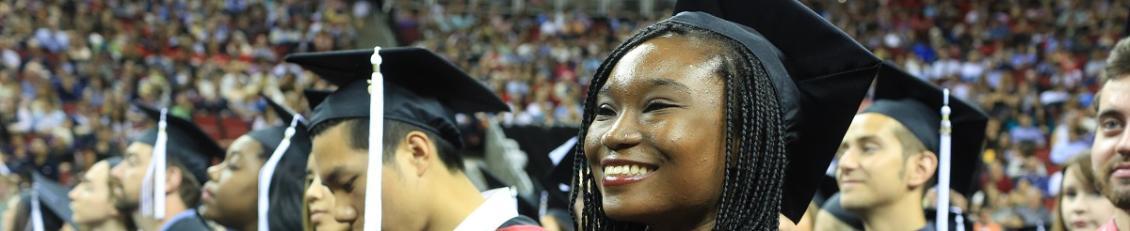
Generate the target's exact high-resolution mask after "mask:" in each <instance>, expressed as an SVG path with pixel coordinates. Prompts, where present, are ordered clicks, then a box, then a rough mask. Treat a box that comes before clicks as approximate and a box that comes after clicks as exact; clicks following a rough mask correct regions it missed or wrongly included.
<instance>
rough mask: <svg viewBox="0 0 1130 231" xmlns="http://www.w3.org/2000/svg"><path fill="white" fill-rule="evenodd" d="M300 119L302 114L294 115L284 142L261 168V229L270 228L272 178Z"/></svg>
mask: <svg viewBox="0 0 1130 231" xmlns="http://www.w3.org/2000/svg"><path fill="white" fill-rule="evenodd" d="M299 121H302V116H301V115H294V119H291V120H290V126H288V127H287V128H286V133H284V135H283V139H282V142H279V146H278V147H276V148H275V150H274V151H273V152H271V157H269V158H268V159H267V163H265V164H263V168H261V169H259V199H258V209H259V210H258V215H259V216H258V220H259V223H258V226H259V231H267V230H270V223H269V222H268V220H267V212H268V211H270V204H271V179H272V178H274V175H275V174H274V173H275V167H277V166H278V165H279V160H282V157H283V155H284V153H286V150H287V149H288V148H290V138H291V137H294V133H295V127H297V126H298V123H299Z"/></svg>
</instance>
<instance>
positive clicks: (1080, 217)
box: [1059, 166, 1117, 230]
mask: <svg viewBox="0 0 1130 231" xmlns="http://www.w3.org/2000/svg"><path fill="white" fill-rule="evenodd" d="M1075 168H1079V167H1078V166H1075V167H1069V168H1068V169H1067V170H1066V171H1065V172H1067V174H1065V175H1064V176H1063V191H1062V192H1063V196H1062V198H1061V199H1060V206H1062V207H1061V208H1060V209H1059V213H1060V214H1059V215H1060V217H1062V218H1063V223H1064V226H1067V228H1068V229H1069V230H1098V228H1099V226H1101V225H1102V224H1103V223H1106V222H1107V221H1110V218H1111V216H1112V215H1113V214H1115V212H1116V211H1117V209H1116V208H1115V207H1114V204H1111V203H1110V200H1107V199H1106V197H1103V195H1102V194H1101V193H1099V191H1098V190H1095V188H1094V187H1091V185H1087V184H1085V183H1084V182H1083V180H1082V179H1083V176H1081V175H1080V174H1086V173H1082V172H1081V171H1078V169H1075Z"/></svg>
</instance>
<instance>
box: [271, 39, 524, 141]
mask: <svg viewBox="0 0 1130 231" xmlns="http://www.w3.org/2000/svg"><path fill="white" fill-rule="evenodd" d="M371 55H373V50H370V49H364V50H347V51H331V52H317V53H299V54H292V55H290V56H287V57H286V61H287V62H292V63H296V64H298V65H301V66H302V67H303V68H306V69H307V70H310V71H312V72H314V73H315V74H318V76H319V77H321V78H322V79H325V80H327V81H329V82H330V83H332V84H334V85H337V86H338V89H337V90H336V91H334V92H333V93H331V94H329V95H325V96H323V93H322V92H317V91H308V92H307V93H306V96H307V100H308V101H309V103H310V106H311V107H312V108H313V109H314V110H313V114H312V115H311V116H310V127H316V126H318V124H321V123H322V122H326V121H328V120H332V119H349V118H367V117H368V116H369V108H367V107H359V106H358V105H369V101H370V100H369V91H368V87H369V84H368V82H367V81H366V80H368V79H369V76H370V73H372V72H373V67H372V65H371V64H370V62H369V57H370V56H371ZM380 55H381V56H382V57H383V58H382V59H383V62H384V63H383V64H382V65H381V73H382V75H383V76H386V81H385V94H384V109H385V113H384V118H385V119H389V120H396V121H400V122H404V123H408V124H412V125H415V126H417V127H419V128H421V129H425V130H427V131H429V132H432V133H434V134H436V135H439V136H440V137H442V138H443V139H445V140H447V141H448V142H451V143H452V144H454V145H456V146H457V147H462V143H463V141H462V138H461V136H460V134H459V131H458V129H457V127H456V124H455V122H454V121H455V120H454V119H453V118H452V116H453V115H454V113H474V112H499V111H508V110H509V107H508V106H507V105H506V104H505V103H503V102H502V100H501V99H499V98H498V96H496V95H495V94H494V93H493V92H492V91H491V90H489V89H487V88H486V86H483V84H482V83H479V82H478V81H476V80H475V79H473V78H471V76H468V75H467V74H466V73H463V71H461V70H459V69H458V68H457V67H455V66H454V65H453V64H451V63H450V62H447V61H446V60H445V59H443V58H441V57H439V56H437V55H436V54H434V53H432V52H430V51H428V50H424V49H421V48H389V49H382V50H381V52H380ZM318 99H321V100H318ZM315 105H317V106H315Z"/></svg>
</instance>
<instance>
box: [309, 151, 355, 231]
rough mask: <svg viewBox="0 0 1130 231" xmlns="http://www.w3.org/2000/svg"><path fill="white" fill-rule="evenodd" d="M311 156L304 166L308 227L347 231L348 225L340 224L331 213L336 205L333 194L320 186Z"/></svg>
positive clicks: (320, 180) (320, 181)
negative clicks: (305, 169)
mask: <svg viewBox="0 0 1130 231" xmlns="http://www.w3.org/2000/svg"><path fill="white" fill-rule="evenodd" d="M315 159H316V158H314V157H313V156H311V157H310V158H309V159H308V160H306V161H307V164H306V168H307V171H306V182H307V183H306V185H308V186H309V187H307V188H306V193H305V194H304V197H305V200H306V214H307V215H309V219H310V223H311V224H310V226H311V227H313V228H314V230H323V231H325V230H329V231H334V230H348V229H349V224H348V223H341V222H338V221H337V220H335V219H334V217H333V214H332V213H331V212H332V211H333V210H334V207H335V206H336V204H335V203H334V197H333V193H332V192H330V189H329V188H327V187H326V185H324V184H322V179H321V178H320V175H318V171H316V170H315V168H314V166H315V165H316V164H317V161H316V160H315Z"/></svg>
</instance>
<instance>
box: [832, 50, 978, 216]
mask: <svg viewBox="0 0 1130 231" xmlns="http://www.w3.org/2000/svg"><path fill="white" fill-rule="evenodd" d="M876 81H877V83H876V85H875V96H874V97H875V99H874V103H872V104H871V106H869V107H868V108H867V109H865V110H864V111H863V112H862V113H860V114H859V115H856V116H855V119H854V120H852V123H851V127H850V128H849V129H848V132H847V135H845V136H844V140H843V143H842V144H841V145H840V149H839V152H838V155H839V156H840V157H839V161H838V164H837V166H836V167H837V171H836V180H837V182H838V183H839V185H838V186H839V188H840V193H841V198H840V200H839V203H840V205H841V206H842V207H843V208H844V209H845V210H848V211H851V212H853V213H855V214H857V215H858V216H859V217H860V219H861V220H863V224H864V226H865V227H866V230H907V229H921V230H934V225H933V224H929V222H928V221H927V220H928V218H927V217H934V215H935V214H933V213H929V214H927V213H926V212H925V211H924V208H923V195H924V194H925V193H926V191H927V190H929V189H930V188H931V187H932V186H933V182H934V181H935V178H936V177H937V175H938V174H940V171H939V162H940V159H941V158H940V157H939V153H941V152H940V150H941V147H942V144H940V143H939V141H940V131H941V129H942V128H941V126H942V118H943V117H942V111H943V109H942V108H943V104H944V102H945V101H946V97H950V99H948V102H949V107H950V108H952V114H951V115H950V116H949V120H950V121H951V123H952V131H953V132H954V133H953V134H955V135H954V136H953V137H954V139H953V143H952V147H953V149H952V150H953V152H952V153H953V154H952V163H953V165H952V166H953V167H952V171H951V174H950V175H949V177H950V178H951V181H952V183H951V185H950V188H952V189H954V190H955V191H957V192H961V193H964V194H969V193H971V192H972V191H973V188H972V187H973V181H974V176H975V175H974V173H975V172H976V170H977V164H978V163H979V161H980V159H979V158H980V154H981V149H982V147H983V143H984V138H985V125H986V122H987V120H988V117H987V115H985V113H984V112H982V111H981V110H980V109H978V108H977V107H976V106H974V105H972V104H969V103H967V102H965V101H963V100H961V99H958V98H956V97H952V96H948V95H945V94H943V91H942V90H941V89H938V88H937V87H934V86H932V85H931V84H929V83H926V82H924V81H923V80H921V79H918V78H916V77H914V76H911V75H910V74H907V73H905V72H902V71H901V70H898V69H897V68H895V67H894V66H893V65H892V64H889V63H887V64H884V67H883V69H882V71H880V73H879V77H878V79H877V80H876ZM947 191H948V189H947ZM943 208H945V209H947V210H948V209H949V208H950V206H943ZM962 225H964V224H962Z"/></svg>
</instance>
